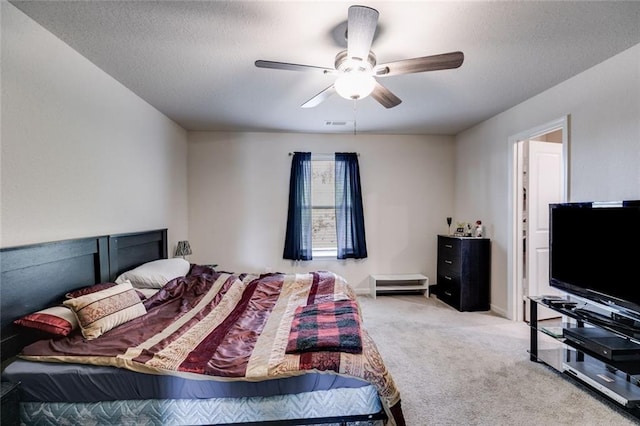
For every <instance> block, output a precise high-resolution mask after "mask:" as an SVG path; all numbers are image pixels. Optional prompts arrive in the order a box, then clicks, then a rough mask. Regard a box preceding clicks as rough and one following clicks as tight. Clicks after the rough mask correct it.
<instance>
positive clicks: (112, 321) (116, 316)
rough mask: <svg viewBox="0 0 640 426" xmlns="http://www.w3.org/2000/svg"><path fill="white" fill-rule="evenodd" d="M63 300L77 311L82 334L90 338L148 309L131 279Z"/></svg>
mask: <svg viewBox="0 0 640 426" xmlns="http://www.w3.org/2000/svg"><path fill="white" fill-rule="evenodd" d="M63 303H64V305H65V306H68V307H69V308H71V309H72V310H73V312H75V314H76V317H77V318H78V323H79V325H80V330H81V331H82V335H83V336H84V337H85V338H86V339H87V340H92V339H95V338H96V337H100V336H101V335H102V334H104V333H106V332H107V331H109V330H111V329H112V328H115V327H117V326H119V325H120V324H124V323H125V322H127V321H131V320H132V319H134V318H138V317H140V316H142V315H144V314H146V313H147V310H146V309H145V307H144V305H143V304H142V302H141V301H140V298H139V297H138V295H137V294H136V291H135V289H134V288H133V287H132V286H131V283H130V282H128V281H125V282H124V283H122V284H120V285H116V286H113V287H110V288H107V289H105V290H102V291H98V292H95V293H90V294H87V295H84V296H80V297H76V298H73V299H69V300H65V301H64V302H63Z"/></svg>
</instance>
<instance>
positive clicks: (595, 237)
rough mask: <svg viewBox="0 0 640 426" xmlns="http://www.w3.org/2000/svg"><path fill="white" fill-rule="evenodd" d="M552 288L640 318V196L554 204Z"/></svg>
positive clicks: (550, 242)
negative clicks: (599, 201) (622, 200)
mask: <svg viewBox="0 0 640 426" xmlns="http://www.w3.org/2000/svg"><path fill="white" fill-rule="evenodd" d="M549 214H550V216H549V219H550V229H549V244H550V245H549V248H550V253H549V263H550V268H549V272H550V284H551V286H552V287H556V288H558V289H561V290H564V291H566V292H568V293H573V294H576V295H578V296H582V297H585V298H588V299H591V300H594V301H596V302H599V303H603V304H606V305H609V306H615V307H618V308H621V309H622V310H623V311H624V312H627V313H630V314H632V315H633V316H634V317H639V318H640V201H625V202H617V203H562V204H551V205H550V210H549Z"/></svg>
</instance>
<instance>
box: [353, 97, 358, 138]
mask: <svg viewBox="0 0 640 426" xmlns="http://www.w3.org/2000/svg"><path fill="white" fill-rule="evenodd" d="M357 102H358V100H357V99H354V100H353V136H355V135H356V125H357V124H356V123H357V122H358V118H357V114H356V111H357V108H356V103H357Z"/></svg>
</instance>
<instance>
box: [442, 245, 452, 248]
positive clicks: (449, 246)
mask: <svg viewBox="0 0 640 426" xmlns="http://www.w3.org/2000/svg"><path fill="white" fill-rule="evenodd" d="M444 246H445V247H446V248H453V246H452V245H451V244H445V245H444Z"/></svg>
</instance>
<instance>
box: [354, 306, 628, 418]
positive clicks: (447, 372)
mask: <svg viewBox="0 0 640 426" xmlns="http://www.w3.org/2000/svg"><path fill="white" fill-rule="evenodd" d="M359 300H360V303H361V306H362V312H363V316H364V327H365V328H366V329H367V331H368V332H369V334H371V336H372V337H373V339H374V341H375V342H376V344H377V346H378V349H379V350H380V352H381V353H382V356H383V357H384V359H385V362H386V365H387V367H388V368H389V370H390V371H391V374H392V375H393V377H394V380H395V382H396V384H397V386H398V387H399V388H400V393H401V397H402V407H403V411H404V415H405V418H406V420H407V424H408V425H409V426H422V425H536V426H537V425H633V424H640V421H638V420H637V419H635V418H633V417H631V416H630V415H628V414H627V413H624V412H622V411H621V410H618V409H617V408H616V407H614V406H613V404H612V403H610V402H608V401H604V400H603V399H602V398H599V397H596V396H594V395H593V393H591V392H588V391H587V390H586V389H584V388H583V387H582V386H581V385H576V384H575V382H573V381H571V380H569V379H568V378H566V377H564V376H563V375H561V374H559V373H556V372H555V371H553V370H552V369H550V368H549V367H546V366H544V365H542V364H538V363H534V362H531V361H529V354H528V352H527V350H528V348H529V328H528V326H527V325H526V324H525V323H522V322H512V321H509V320H506V319H504V318H501V317H498V316H496V315H493V314H491V313H488V312H458V311H456V310H455V309H453V308H451V307H449V306H448V305H446V304H444V303H442V302H441V301H439V300H438V299H437V298H435V297H434V296H432V297H430V298H425V297H424V296H421V295H393V296H387V295H385V296H381V295H379V296H378V297H377V298H376V299H372V298H370V297H364V296H363V297H360V298H359Z"/></svg>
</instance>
